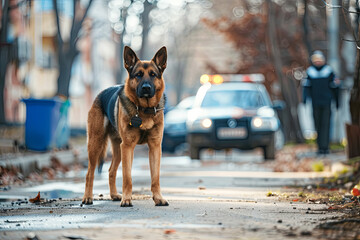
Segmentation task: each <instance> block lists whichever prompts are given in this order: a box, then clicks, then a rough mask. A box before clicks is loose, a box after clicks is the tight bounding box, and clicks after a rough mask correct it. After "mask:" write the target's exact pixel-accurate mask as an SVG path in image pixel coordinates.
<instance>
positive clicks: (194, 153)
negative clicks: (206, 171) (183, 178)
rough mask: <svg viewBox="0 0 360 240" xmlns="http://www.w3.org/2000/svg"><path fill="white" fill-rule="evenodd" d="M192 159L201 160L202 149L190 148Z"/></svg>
mask: <svg viewBox="0 0 360 240" xmlns="http://www.w3.org/2000/svg"><path fill="white" fill-rule="evenodd" d="M190 158H191V159H197V160H200V149H199V148H198V147H193V146H191V147H190Z"/></svg>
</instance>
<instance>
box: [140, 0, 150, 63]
mask: <svg viewBox="0 0 360 240" xmlns="http://www.w3.org/2000/svg"><path fill="white" fill-rule="evenodd" d="M152 8H153V5H152V4H151V3H149V2H148V1H147V0H145V2H144V12H143V13H142V14H141V17H142V20H141V22H142V26H143V34H142V42H141V49H140V52H139V58H140V59H148V57H149V56H147V54H148V51H147V47H148V38H149V37H148V36H149V30H150V18H149V15H150V11H151V9H152Z"/></svg>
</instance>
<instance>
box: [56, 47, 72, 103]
mask: <svg viewBox="0 0 360 240" xmlns="http://www.w3.org/2000/svg"><path fill="white" fill-rule="evenodd" d="M70 51H71V52H74V53H75V52H76V53H75V54H63V53H59V77H58V81H57V84H58V88H57V93H56V95H57V96H65V97H66V98H68V97H69V86H70V80H71V69H72V65H73V62H74V59H75V57H76V56H77V50H70Z"/></svg>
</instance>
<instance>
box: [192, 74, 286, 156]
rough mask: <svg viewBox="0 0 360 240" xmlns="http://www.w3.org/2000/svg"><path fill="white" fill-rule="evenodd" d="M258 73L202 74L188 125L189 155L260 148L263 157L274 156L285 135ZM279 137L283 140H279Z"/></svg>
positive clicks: (261, 77)
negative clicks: (212, 150) (209, 149)
mask: <svg viewBox="0 0 360 240" xmlns="http://www.w3.org/2000/svg"><path fill="white" fill-rule="evenodd" d="M263 79H264V77H263V76H262V75H261V74H251V75H238V74H235V75H203V76H202V77H201V79H200V81H201V82H202V83H203V86H201V87H200V88H199V90H198V92H197V94H196V98H195V102H194V105H193V108H192V109H191V110H190V111H189V112H188V120H187V128H188V143H189V148H190V157H191V158H192V159H200V150H201V149H203V148H212V149H215V150H220V149H227V148H238V149H242V150H250V149H254V148H258V147H261V148H262V149H263V155H264V159H274V158H275V151H276V148H277V147H278V148H279V147H281V146H279V145H281V143H279V142H277V143H276V139H277V140H278V141H281V140H282V141H283V142H284V137H283V134H282V131H281V126H280V121H279V119H278V116H277V114H276V112H275V110H274V108H280V106H274V105H273V104H272V102H271V100H270V98H269V94H268V92H267V90H266V88H265V86H264V85H263V84H262V83H261V81H262V80H263ZM281 138H282V139H281ZM276 145H277V146H276ZM282 145H283V143H282Z"/></svg>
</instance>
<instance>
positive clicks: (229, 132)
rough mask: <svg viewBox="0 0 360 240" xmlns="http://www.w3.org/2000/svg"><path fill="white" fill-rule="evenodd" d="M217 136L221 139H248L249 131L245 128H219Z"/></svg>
mask: <svg viewBox="0 0 360 240" xmlns="http://www.w3.org/2000/svg"><path fill="white" fill-rule="evenodd" d="M217 136H218V138H219V139H235V138H246V137H247V129H246V128H244V127H238V128H219V129H218V130H217Z"/></svg>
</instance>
